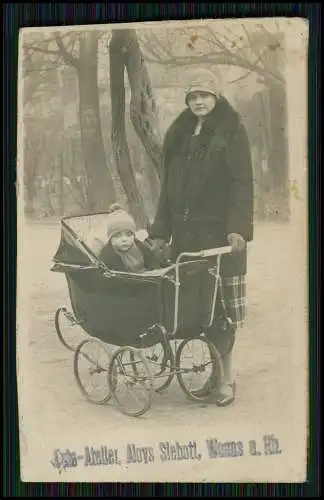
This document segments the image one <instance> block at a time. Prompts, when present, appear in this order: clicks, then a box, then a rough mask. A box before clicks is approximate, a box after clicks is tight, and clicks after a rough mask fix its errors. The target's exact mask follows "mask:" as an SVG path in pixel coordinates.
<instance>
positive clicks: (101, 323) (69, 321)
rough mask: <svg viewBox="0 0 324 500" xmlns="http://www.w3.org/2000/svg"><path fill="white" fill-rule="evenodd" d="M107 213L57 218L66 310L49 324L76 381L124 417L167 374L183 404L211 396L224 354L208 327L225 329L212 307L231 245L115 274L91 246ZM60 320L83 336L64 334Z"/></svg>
mask: <svg viewBox="0 0 324 500" xmlns="http://www.w3.org/2000/svg"><path fill="white" fill-rule="evenodd" d="M109 216H110V214H109V213H104V212H102V213H96V214H90V215H81V216H73V217H64V218H63V219H62V220H61V241H60V244H59V248H58V250H57V252H56V254H55V256H54V258H53V261H54V265H53V267H52V268H51V270H52V271H55V272H60V273H64V275H65V277H66V280H67V285H68V291H69V298H70V303H71V309H72V310H68V308H67V307H65V306H64V307H60V308H58V309H57V311H56V314H55V328H56V332H57V335H58V337H59V340H60V341H61V343H62V344H63V345H64V346H65V347H66V348H67V349H70V350H71V351H72V352H73V353H74V376H75V380H76V382H77V385H78V387H79V388H80V390H81V392H82V394H83V395H84V396H85V397H86V398H87V399H88V400H89V401H91V402H94V403H97V404H106V403H107V402H108V401H109V400H110V399H111V398H112V399H113V401H114V402H115V404H116V405H117V406H118V408H119V409H120V411H121V412H122V413H124V414H126V415H129V416H140V415H143V414H144V413H145V412H147V411H148V410H149V408H150V407H151V403H152V398H153V395H154V393H155V392H161V391H163V390H165V389H166V388H167V387H169V385H170V384H171V382H172V380H173V379H174V377H176V378H177V380H178V382H179V385H180V387H181V388H182V390H183V391H184V392H185V394H186V395H187V396H188V397H189V398H190V399H191V400H194V401H205V400H206V399H209V398H210V395H211V394H212V393H214V392H215V391H217V390H218V388H219V386H220V384H221V383H222V380H223V364H222V356H223V355H224V353H223V352H221V351H222V350H221V349H218V348H217V347H216V346H217V342H215V341H213V342H211V339H210V337H209V334H208V332H209V331H210V329H211V327H212V326H213V325H215V322H217V321H218V322H219V320H220V319H221V320H222V321H221V322H219V325H221V329H223V330H224V329H225V330H226V329H227V330H228V328H230V319H228V318H227V317H226V315H225V316H224V315H221V313H218V305H219V304H220V301H219V295H220V294H218V290H219V285H220V259H221V256H222V255H223V254H225V253H229V252H230V251H231V247H222V248H216V249H207V250H204V251H201V252H196V253H189V252H188V253H182V254H180V255H179V256H178V257H177V259H176V261H175V262H174V263H172V264H170V265H169V266H168V267H164V268H161V269H156V270H153V271H146V272H144V273H140V274H136V273H129V272H121V271H114V270H112V269H108V268H107V267H106V266H105V265H104V263H103V262H101V261H100V260H99V258H98V256H97V255H98V252H97V251H96V250H94V247H95V245H94V241H95V240H96V241H98V239H99V240H100V236H101V233H102V234H104V232H105V228H106V226H107V220H108V217H109ZM219 311H220V312H221V311H222V309H221V308H220V309H219ZM64 324H66V325H67V326H69V327H70V326H72V327H73V328H75V327H77V329H78V328H80V330H81V331H80V334H81V337H84V338H81V339H80V337H79V334H78V336H77V340H75V335H73V334H71V335H67V334H66V332H65V331H64V330H65V328H64ZM190 351H192V354H191V356H192V357H191V358H190ZM188 352H189V355H188ZM195 358H198V359H195ZM125 393H126V394H125Z"/></svg>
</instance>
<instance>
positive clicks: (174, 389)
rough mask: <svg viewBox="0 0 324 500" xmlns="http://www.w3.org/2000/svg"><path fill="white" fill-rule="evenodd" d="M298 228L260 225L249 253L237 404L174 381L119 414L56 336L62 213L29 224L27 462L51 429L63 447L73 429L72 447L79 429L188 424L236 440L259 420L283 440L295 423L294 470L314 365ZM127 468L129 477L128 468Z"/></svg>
mask: <svg viewBox="0 0 324 500" xmlns="http://www.w3.org/2000/svg"><path fill="white" fill-rule="evenodd" d="M298 234H299V233H298V231H296V228H295V226H292V224H275V223H262V224H261V223H259V224H257V225H256V230H255V240H254V242H253V243H252V244H251V246H250V248H249V254H248V255H249V257H248V259H249V261H248V262H249V274H248V309H247V320H246V324H245V326H244V328H243V329H241V330H239V332H238V336H237V343H236V346H235V351H234V375H235V378H236V380H237V398H236V401H235V403H234V404H233V405H232V406H230V407H227V408H218V407H216V406H214V405H201V404H196V403H192V402H190V401H188V399H187V397H186V396H185V394H184V393H183V392H182V391H181V389H180V387H179V386H178V384H177V383H176V381H174V382H173V383H172V385H171V387H170V388H169V389H168V390H167V391H166V392H165V393H163V394H161V395H156V397H155V400H154V401H153V404H152V407H151V409H150V411H149V412H148V413H147V414H145V415H144V416H143V417H141V418H139V419H135V420H134V419H132V418H129V417H127V416H124V415H122V414H120V413H119V412H118V410H117V409H116V408H115V407H114V406H113V404H112V403H109V404H108V405H107V406H95V405H92V404H89V403H88V402H86V401H85V400H84V398H83V397H82V395H81V394H80V392H79V390H78V388H77V386H76V383H75V381H74V378H73V355H71V353H70V352H69V351H67V350H65V349H64V347H63V346H62V345H61V344H60V343H59V341H58V339H57V337H56V334H55V329H54V324H53V319H54V314H55V311H56V309H57V308H58V307H59V306H61V305H69V297H68V290H67V285H66V281H65V279H64V276H63V275H61V274H58V273H51V272H50V267H51V264H52V263H51V258H52V256H53V255H54V253H55V251H56V249H57V246H58V244H59V240H60V225H59V223H57V222H53V223H47V224H44V223H31V224H28V225H26V226H25V227H24V235H23V234H22V231H21V238H22V240H21V241H22V246H21V250H22V253H21V255H22V266H23V270H21V273H20V275H21V282H19V283H18V292H21V293H22V296H23V299H22V300H21V302H20V304H21V305H20V307H21V309H20V313H19V316H18V342H19V345H20V348H19V352H18V361H19V365H18V368H19V380H20V388H19V390H20V391H21V392H20V396H19V397H20V403H19V404H20V412H21V413H22V415H21V416H22V417H23V420H22V430H23V434H22V437H21V440H22V441H21V446H22V448H23V451H24V452H25V453H26V455H24V456H26V457H31V456H32V458H31V459H30V460H29V461H28V463H27V459H26V465H25V467H26V471H30V470H31V463H34V462H35V457H33V453H34V452H33V451H31V450H32V449H33V447H34V446H36V441H37V446H38V447H39V446H43V448H44V450H45V449H47V447H48V446H49V447H50V446H51V445H50V444H48V443H49V442H50V437H52V438H53V439H52V441H51V442H53V443H54V442H55V443H58V444H57V445H56V446H64V444H63V442H62V436H65V437H64V439H65V440H66V439H67V437H66V436H69V437H70V438H71V441H70V442H69V443H66V444H65V446H66V447H68V446H73V443H74V442H78V443H80V439H82V438H83V441H81V443H82V442H84V445H86V444H90V445H91V443H97V444H98V443H99V445H100V443H101V444H107V441H109V442H111V443H113V442H116V439H117V437H118V438H119V439H121V440H126V441H123V442H129V439H130V436H132V437H133V441H132V442H134V439H135V443H141V442H144V441H145V440H147V439H148V440H152V439H155V441H156V440H157V441H159V440H161V439H173V438H174V437H175V438H176V437H178V436H180V435H181V433H183V436H185V435H188V436H189V437H190V432H191V435H192V436H193V437H192V439H195V436H196V435H197V432H198V430H199V432H200V433H201V432H202V430H205V433H210V432H212V429H214V431H213V432H214V433H217V432H219V433H220V432H222V433H224V436H227V437H229V436H232V439H236V438H235V437H234V436H240V435H241V434H240V432H241V433H242V435H243V434H244V436H248V434H249V432H252V430H253V429H260V432H261V433H262V432H263V433H265V432H275V429H279V432H281V435H282V439H283V440H284V439H285V438H287V439H288V434H289V432H290V431H291V429H292V427H293V426H295V427H294V429H295V430H294V432H293V433H292V434H289V436H290V437H289V439H288V441H287V445H286V446H287V447H288V446H290V444H291V445H293V449H290V450H289V449H288V448H287V449H286V457H287V458H286V461H285V464H286V466H285V467H286V469H287V468H288V470H290V469H289V467H290V466H288V462H289V461H290V460H291V457H295V454H297V455H298V454H300V457H301V456H302V455H303V451H304V450H303V448H302V449H301V448H300V446H303V443H299V442H298V439H297V440H296V442H295V443H294V439H295V438H294V436H295V432H299V431H300V430H302V431H303V429H304V427H303V426H304V425H305V411H304V410H305V400H304V392H305V390H306V389H305V387H306V386H305V384H306V373H307V370H306V367H305V365H304V363H305V361H306V357H307V349H306V344H305V342H306V330H305V327H304V321H305V319H306V316H305V312H306V303H305V300H306V299H305V297H306V291H305V282H304V281H302V280H303V279H305V276H304V269H303V266H304V265H305V263H304V261H303V260H302V259H303V258H304V257H302V256H303V251H304V248H302V244H303V241H302V240H301V239H298ZM18 305H19V304H18ZM296 429H297V430H296ZM298 429H299V431H298ZM196 431H197V432H196ZM195 433H196V434H195ZM207 435H210V434H207ZM55 436H57V437H56V438H55ZM116 436H117V437H116ZM201 436H202V434H201ZM252 437H253V436H252ZM298 437H299V436H296V438H298ZM54 438H55V439H56V441H55V439H54ZM59 438H61V440H60V439H59ZM78 439H79V441H77V440H78ZM145 442H146V441H145ZM71 443H72V444H71ZM79 446H80V445H79ZM36 448H37V447H36ZM292 452H293V454H292V455H291V453H292ZM35 453H36V452H35ZM37 453H39V452H37ZM289 457H290V458H289ZM49 460H50V457H49V456H48V458H46V459H45V462H46V466H47V467H48V468H50V466H48V463H49ZM298 463H299V462H298ZM212 466H214V462H213V461H211V463H210V462H207V465H206V464H205V465H204V467H203V469H201V468H199V467H198V466H196V465H195V464H191V465H189V464H185V465H183V466H181V467H180V466H179V465H178V469H177V472H175V469H174V473H175V474H176V476H175V477H176V480H181V478H183V480H187V481H188V480H197V481H204V480H211V479H210V478H211V476H212V475H213V471H212V468H211V467H212ZM44 467H45V466H44ZM134 467H136V466H134ZM271 467H272V465H271ZM298 467H299V469H300V466H298ZM298 467H297V468H298ZM45 468H46V467H45ZM43 469H44V468H42V467H39V468H38V469H37V470H38V471H40V470H43ZM279 469H280V470H282V467H279V468H278V471H277V473H278V474H279V475H280V473H279ZM299 469H298V470H299ZM33 470H34V469H33ZM133 470H134V471H135V472H133V474H134V477H135V479H133V480H136V478H138V475H139V474H143V473H142V472H140V470H139V469H138V471H137V469H133ZM142 470H143V468H142ZM219 470H220V472H219V473H220V474H223V476H224V477H229V476H231V474H230V473H229V471H228V470H229V468H227V469H219ZM244 470H245V469H244ZM252 470H253V471H254V473H255V474H256V475H257V470H258V467H255V466H253V467H252V469H251V468H249V471H250V472H249V474H251V477H252V476H253V473H252ZM273 470H275V465H274V466H273ZM291 470H292V471H293V466H292V465H291ZM136 471H137V472H136ZM160 472H161V467H160V468H156V469H151V472H150V473H149V476H148V477H147V476H146V480H150V478H152V480H154V479H153V478H154V477H156V478H157V479H156V480H162V481H166V480H168V478H171V476H172V472H171V473H168V474H169V475H168V476H167V477H164V476H163V473H162V476H161V475H160ZM26 473H27V472H26ZM122 473H123V472H122V468H121V469H119V471H117V472H116V471H115V474H116V476H115V477H116V478H121V475H122ZM285 473H286V475H287V470H286V472H285ZM298 473H300V470H299V472H298ZM43 474H45V475H46V474H55V470H53V471H52V472H51V471H49V470H47V469H46V472H45V469H44V472H43ZM128 474H130V472H129V471H128ZM150 474H151V475H150ZM170 474H171V475H170ZM235 474H236V475H237V477H239V476H240V474H246V471H245V472H244V471H243V469H242V471H240V470H239V469H237V472H236V473H234V476H235ZM259 474H261V475H262V471H261V472H259ZM188 475H189V476H188ZM232 476H233V474H232ZM50 477H52V478H53V477H54V475H52V476H50ZM127 477H128V478H129V479H127V480H131V476H129V475H128V476H127ZM141 477H142V476H141ZM172 477H173V476H172ZM258 477H259V476H258ZM52 480H55V479H52ZM101 480H104V479H101ZM105 480H107V481H110V480H112V479H109V478H106V479H105ZM123 480H125V477H124V478H123ZM169 480H175V479H169ZM234 480H235V477H234Z"/></svg>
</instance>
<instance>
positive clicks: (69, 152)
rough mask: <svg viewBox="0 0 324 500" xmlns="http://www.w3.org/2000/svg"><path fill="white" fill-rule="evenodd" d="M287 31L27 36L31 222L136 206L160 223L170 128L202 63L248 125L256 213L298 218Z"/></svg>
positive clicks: (243, 27)
mask: <svg viewBox="0 0 324 500" xmlns="http://www.w3.org/2000/svg"><path fill="white" fill-rule="evenodd" d="M284 41H285V40H284V35H283V30H282V28H281V26H280V25H279V24H276V23H272V24H271V25H267V26H266V25H264V24H256V23H253V24H248V23H246V22H245V23H244V24H243V23H242V24H239V25H235V28H234V27H233V25H232V24H231V23H229V24H223V23H222V25H221V27H220V25H219V24H217V26H216V25H214V24H208V25H207V24H198V25H197V26H195V27H192V26H186V25H184V27H183V28H182V29H179V28H174V27H172V26H170V27H168V28H166V27H161V28H159V29H157V28H154V29H153V28H151V27H148V28H145V29H140V30H136V31H135V30H134V29H115V30H113V31H108V30H107V31H100V30H85V31H78V30H68V31H66V30H61V31H56V32H55V31H49V32H48V33H47V34H46V35H44V32H42V33H37V32H35V33H31V34H27V35H25V37H24V40H23V55H22V57H23V61H22V66H23V80H24V84H23V102H22V104H23V107H24V112H23V119H24V183H25V186H24V187H25V201H26V203H25V209H26V213H28V215H29V216H31V217H40V216H54V217H57V216H60V215H62V214H70V213H80V212H85V211H93V210H103V209H105V208H107V206H109V204H110V203H111V202H112V201H115V200H117V201H119V202H121V203H123V204H124V205H126V206H128V208H129V210H131V212H132V213H133V215H134V217H135V218H136V220H137V221H138V223H139V224H141V225H145V224H147V223H148V222H149V221H150V219H151V218H152V216H153V215H154V211H155V207H156V202H157V198H158V193H159V182H160V178H161V174H162V172H161V162H160V159H161V145H162V140H163V135H164V133H165V130H166V128H167V126H168V125H169V124H170V122H171V121H172V120H173V118H174V117H175V116H176V115H177V114H178V113H179V112H180V111H181V109H183V107H184V101H183V89H184V86H185V85H186V81H187V79H188V76H189V73H190V69H192V68H193V67H196V66H198V65H199V66H203V67H204V66H205V67H208V68H209V69H211V70H212V71H214V72H215V73H216V74H217V75H218V76H219V79H220V82H221V85H222V91H223V93H224V94H225V96H226V97H227V98H228V99H229V100H230V101H231V102H232V103H233V104H234V105H235V106H236V107H237V109H238V110H239V111H240V113H241V114H242V116H243V119H244V120H245V123H246V126H247V129H248V133H249V136H250V140H251V144H252V152H253V166H254V174H255V184H256V214H257V215H258V216H259V217H262V218H266V217H276V218H279V219H286V218H287V217H289V172H288V154H287V137H286V123H287V116H286V85H285V76H284V64H285V45H284Z"/></svg>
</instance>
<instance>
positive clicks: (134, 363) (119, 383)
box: [108, 347, 154, 417]
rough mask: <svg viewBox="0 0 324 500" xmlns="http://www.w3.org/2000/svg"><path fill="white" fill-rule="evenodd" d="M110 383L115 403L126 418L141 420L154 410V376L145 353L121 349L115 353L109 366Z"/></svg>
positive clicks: (138, 350)
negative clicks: (150, 409) (140, 418)
mask: <svg viewBox="0 0 324 500" xmlns="http://www.w3.org/2000/svg"><path fill="white" fill-rule="evenodd" d="M108 383H109V386H110V390H111V393H112V396H113V399H114V401H115V403H116V404H117V406H118V407H119V409H120V411H121V412H122V413H124V414H125V415H128V416H130V417H139V416H141V415H143V414H144V413H146V412H147V411H148V410H149V408H150V407H151V403H152V397H153V393H154V386H153V375H152V372H151V369H150V367H149V364H148V362H147V360H146V358H145V355H144V354H143V352H142V350H140V349H134V348H132V347H121V348H120V349H118V350H117V351H115V353H114V354H113V356H112V358H111V360H110V363H109V367H108ZM132 402H133V405H132Z"/></svg>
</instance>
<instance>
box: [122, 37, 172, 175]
mask: <svg viewBox="0 0 324 500" xmlns="http://www.w3.org/2000/svg"><path fill="white" fill-rule="evenodd" d="M116 36H118V38H119V40H120V44H121V45H122V46H123V47H124V58H125V64H126V69H127V74H128V79H129V84H130V87H131V103H130V116H131V121H132V123H133V125H134V128H135V130H136V132H137V135H138V137H139V138H140V140H141V141H142V143H143V146H144V148H145V150H146V152H147V154H148V156H149V158H150V159H151V161H152V163H153V166H154V167H155V169H156V171H157V173H158V176H159V177H161V175H162V171H161V157H162V146H161V144H162V141H161V138H160V136H159V132H158V122H157V116H156V107H155V101H154V97H153V93H152V87H151V82H150V79H149V75H148V72H147V69H146V65H145V61H144V58H143V56H142V53H141V49H140V46H139V43H138V40H137V35H136V32H135V30H119V31H118V32H117V34H116Z"/></svg>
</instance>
